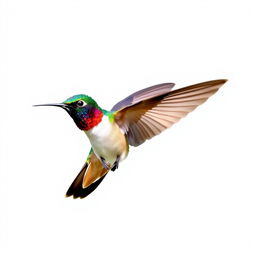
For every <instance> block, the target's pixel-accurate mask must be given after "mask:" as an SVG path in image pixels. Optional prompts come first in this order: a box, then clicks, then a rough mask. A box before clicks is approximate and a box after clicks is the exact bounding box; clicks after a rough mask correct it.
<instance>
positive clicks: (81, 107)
mask: <svg viewBox="0 0 256 256" xmlns="http://www.w3.org/2000/svg"><path fill="white" fill-rule="evenodd" d="M35 106H56V107H61V108H63V109H65V110H66V111H67V112H68V113H69V115H70V116H71V117H72V119H73V120H74V122H75V123H76V125H77V127H78V128H79V129H81V130H85V131H88V130H90V129H91V128H93V127H94V126H96V125H97V124H99V123H100V122H101V120H102V117H103V109H101V108H100V107H99V106H98V104H97V102H96V101H95V100H94V99H92V98H91V97H89V96H87V95H84V94H78V95H75V96H72V97H70V98H68V99H66V100H65V101H64V102H62V103H55V104H42V105H35Z"/></svg>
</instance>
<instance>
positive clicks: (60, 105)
mask: <svg viewBox="0 0 256 256" xmlns="http://www.w3.org/2000/svg"><path fill="white" fill-rule="evenodd" d="M41 106H42V107H45V106H46V107H47V106H54V107H61V108H67V105H66V104H64V103H51V104H39V105H33V107H41Z"/></svg>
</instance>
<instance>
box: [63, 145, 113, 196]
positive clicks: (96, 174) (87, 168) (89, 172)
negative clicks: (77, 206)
mask: <svg viewBox="0 0 256 256" xmlns="http://www.w3.org/2000/svg"><path fill="white" fill-rule="evenodd" d="M108 171H109V170H107V169H104V168H103V166H102V163H101V161H100V160H99V159H98V158H97V156H96V155H95V153H94V152H93V150H92V149H91V151H90V153H89V156H88V158H87V160H86V162H85V164H84V166H83V167H82V169H81V171H80V172H79V174H78V175H77V177H76V178H75V180H74V181H73V183H72V184H71V186H70V187H69V189H68V191H67V193H66V196H67V197H69V196H73V197H74V198H78V197H79V198H84V197H86V196H88V195H89V194H90V193H91V192H93V191H94V190H95V189H96V188H97V187H98V185H99V184H100V183H101V182H102V180H103V179H104V178H105V176H106V175H107V173H108Z"/></svg>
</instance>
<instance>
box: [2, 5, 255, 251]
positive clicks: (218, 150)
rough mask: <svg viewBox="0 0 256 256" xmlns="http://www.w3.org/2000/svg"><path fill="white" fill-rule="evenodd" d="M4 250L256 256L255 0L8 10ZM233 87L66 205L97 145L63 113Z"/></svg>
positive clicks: (4, 65)
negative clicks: (88, 104) (165, 90)
mask: <svg viewBox="0 0 256 256" xmlns="http://www.w3.org/2000/svg"><path fill="white" fill-rule="evenodd" d="M0 11H1V40H0V41H1V42H0V43H1V78H0V79H1V99H0V100H1V127H0V129H1V145H0V146H1V155H0V157H1V162H0V164H1V172H0V175H1V176H0V182H1V187H0V190H1V211H0V216H1V228H0V232H1V248H2V250H3V254H1V255H23V254H24V255H46V254H47V255H56V253H58V254H59V255H75V254H78V253H79V254H80V255H131V254H133V255H141V254H149V255H156V254H157V255H255V245H256V232H255V230H256V218H255V216H256V208H255V197H256V188H255V183H256V174H255V171H256V168H255V142H256V141H255V130H256V129H255V128H256V127H255V103H254V102H255V92H256V90H255V82H256V79H255V57H256V54H255V45H256V40H255V24H256V17H255V6H254V4H253V1H244V0H243V1H238V0H237V1H234V0H233V1H231V0H230V1H228V0H226V1H225V0H222V1H219V0H214V1H210V0H208V1H206V0H204V1H203V0H196V1H185V0H182V1H161V0H160V1H150V0H149V1H126V2H124V1H115V0H109V1H81V0H75V1H70V0H61V1H60V0H23V1H18V0H16V1H15V0H9V1H7V0H2V1H1V9H0ZM219 78H227V79H229V82H228V83H227V84H226V85H225V86H224V87H223V88H222V89H221V90H220V91H219V92H218V93H217V94H216V95H214V96H213V97H212V98H211V99H210V100H209V101H207V102H206V103H205V104H204V105H203V106H201V107H200V108H198V109H197V110H196V111H195V112H193V113H192V114H190V115H189V116H187V117H186V118H185V119H183V120H182V121H180V122H179V123H178V124H176V125H175V126H174V127H172V128H171V129H169V130H167V131H165V132H163V133H162V134H161V135H160V136H157V137H155V138H154V139H152V140H151V141H148V142H146V143H145V144H143V145H142V146H140V147H138V148H131V150H130V155H129V157H128V159H127V160H126V161H124V162H123V163H122V164H121V165H120V167H119V169H118V170H117V171H116V172H115V173H110V174H109V175H108V176H107V178H106V179H105V180H104V182H102V184H101V185H100V186H99V187H98V189H97V190H96V191H95V192H94V193H92V194H91V195H90V196H89V197H88V198H86V199H83V200H73V199H70V198H65V197H64V195H65V192H66V190H67V188H68V187H69V185H70V183H71V182H72V181H73V179H74V178H75V176H76V175H77V172H78V171H79V170H80V168H81V166H82V164H83V162H84V160H85V158H86V156H87V153H88V150H89V148H90V145H89V142H88V140H87V138H86V137H85V135H84V134H83V133H82V132H81V131H79V130H78V129H77V128H76V126H75V124H74V123H73V121H72V120H71V119H70V117H69V116H68V115H67V113H65V112H64V111H63V110H61V109H57V108H32V107H31V106H32V105H33V104H40V103H52V102H61V101H63V100H65V99H66V98H67V97H69V96H72V95H74V94H77V93H85V94H88V95H91V96H92V97H93V98H95V99H96V101H98V103H99V104H100V105H101V106H102V107H103V108H106V109H110V108H111V107H112V105H113V104H115V103H116V102H117V101H119V100H120V99H122V98H124V97H126V96H127V95H129V94H130V93H133V92H134V91H136V90H139V89H142V88H144V87H147V86H151V85H154V84H157V83H163V82H174V83H176V88H179V87H182V86H186V85H190V84H193V83H197V82H202V81H206V80H211V79H219Z"/></svg>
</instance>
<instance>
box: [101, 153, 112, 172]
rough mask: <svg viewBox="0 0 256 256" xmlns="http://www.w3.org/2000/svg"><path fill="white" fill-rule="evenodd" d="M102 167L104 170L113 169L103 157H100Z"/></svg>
mask: <svg viewBox="0 0 256 256" xmlns="http://www.w3.org/2000/svg"><path fill="white" fill-rule="evenodd" d="M100 160H101V163H102V166H103V167H104V169H107V170H109V169H110V168H111V166H110V164H109V163H108V162H107V161H106V160H105V158H103V157H102V156H101V157H100Z"/></svg>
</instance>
